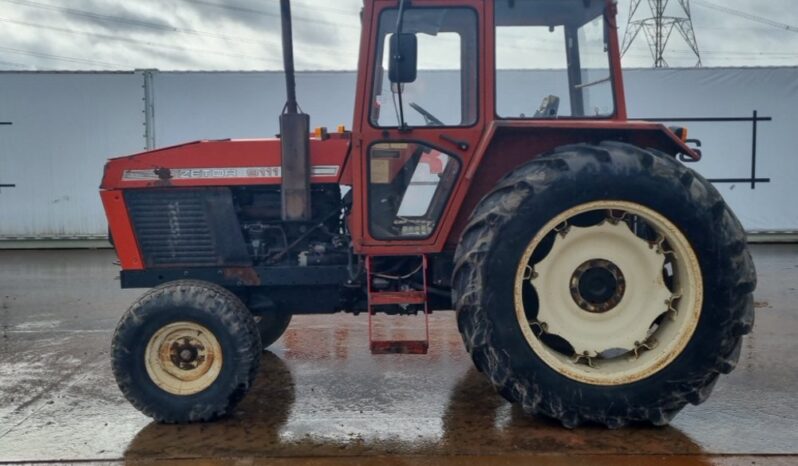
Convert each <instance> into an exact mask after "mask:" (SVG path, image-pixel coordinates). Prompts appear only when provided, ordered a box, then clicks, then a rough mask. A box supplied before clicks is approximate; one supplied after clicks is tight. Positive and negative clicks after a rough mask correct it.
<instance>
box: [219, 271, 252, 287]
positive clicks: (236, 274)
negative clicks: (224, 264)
mask: <svg viewBox="0 0 798 466" xmlns="http://www.w3.org/2000/svg"><path fill="white" fill-rule="evenodd" d="M223 273H224V278H226V279H228V280H236V281H237V282H238V284H239V285H246V286H259V285H260V276H259V275H258V272H256V271H255V269H253V268H251V267H228V268H225V269H224V272H223Z"/></svg>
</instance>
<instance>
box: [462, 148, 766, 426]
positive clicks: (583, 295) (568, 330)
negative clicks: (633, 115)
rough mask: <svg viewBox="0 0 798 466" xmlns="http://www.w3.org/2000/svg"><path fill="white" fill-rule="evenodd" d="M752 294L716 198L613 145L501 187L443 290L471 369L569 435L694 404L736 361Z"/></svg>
mask: <svg viewBox="0 0 798 466" xmlns="http://www.w3.org/2000/svg"><path fill="white" fill-rule="evenodd" d="M755 285H756V274H755V270H754V266H753V263H752V261H751V256H750V254H749V252H748V249H747V245H746V238H745V234H744V232H743V229H742V227H741V225H740V223H739V221H738V220H737V218H736V217H735V216H734V214H733V213H732V212H731V211H730V210H729V209H728V207H727V206H726V204H725V203H724V201H723V199H722V198H721V196H720V194H719V193H718V192H717V191H716V190H715V189H714V187H712V185H711V184H710V183H708V182H707V181H706V180H704V179H703V178H702V177H701V176H700V175H698V174H696V173H695V172H693V171H692V170H690V169H688V168H686V167H684V166H682V165H681V164H679V163H678V162H676V161H675V160H673V159H672V158H670V157H668V156H666V155H660V154H657V153H652V152H648V151H644V150H642V149H640V148H637V147H634V146H630V145H626V144H620V143H603V144H601V145H597V146H593V145H575V146H567V147H563V148H560V149H557V150H555V151H554V152H553V153H551V154H547V155H546V156H544V157H542V158H540V159H538V160H535V161H533V162H531V163H529V164H527V165H524V166H522V167H520V168H518V169H516V170H515V171H514V172H512V173H511V174H510V175H508V176H507V177H505V178H504V179H503V180H502V181H500V183H499V184H498V186H497V187H496V188H495V189H494V190H493V191H492V192H491V193H490V194H488V195H487V196H486V197H485V198H484V199H483V200H482V202H481V203H480V205H479V206H478V207H477V209H476V210H475V212H474V214H473V215H472V217H471V220H470V222H469V225H468V226H467V227H466V229H465V230H464V233H463V235H462V238H461V241H460V244H459V246H458V250H457V253H456V256H455V271H454V277H453V288H454V302H455V308H456V310H457V320H458V326H459V328H460V331H461V333H462V336H463V340H464V342H465V345H466V348H467V349H468V351H469V352H470V353H471V355H472V358H473V360H474V362H475V364H476V366H477V367H478V368H479V369H480V370H481V371H482V372H483V373H485V374H486V375H487V376H488V377H489V378H490V380H491V381H492V382H493V384H494V386H495V387H496V388H497V390H498V391H499V392H500V393H501V394H502V395H503V396H504V397H505V398H507V399H509V400H510V401H513V402H519V403H521V404H522V406H523V408H524V409H525V410H526V411H527V412H530V413H536V414H541V415H544V416H548V417H552V418H555V419H558V420H559V421H560V422H561V423H562V424H563V425H565V426H566V427H574V426H577V425H579V424H582V423H585V422H595V423H600V424H604V425H606V426H608V427H612V428H616V427H621V426H623V425H626V424H628V423H630V422H640V421H644V422H650V423H653V424H656V425H663V424H667V423H668V422H669V421H670V419H671V418H672V417H673V416H675V414H676V413H677V412H679V410H681V409H682V408H683V407H684V406H685V405H686V404H687V403H688V402H690V403H693V404H698V403H701V402H703V401H704V400H705V399H706V398H707V397H708V396H709V394H710V392H711V390H712V388H713V386H714V384H715V382H716V381H717V378H718V374H721V373H728V372H730V371H731V370H733V369H734V367H735V365H736V363H737V359H738V358H739V354H740V352H739V350H740V345H741V336H742V335H744V334H747V333H749V332H750V331H751V327H752V325H753V299H752V292H753V290H754V288H755ZM486 290H490V292H486Z"/></svg>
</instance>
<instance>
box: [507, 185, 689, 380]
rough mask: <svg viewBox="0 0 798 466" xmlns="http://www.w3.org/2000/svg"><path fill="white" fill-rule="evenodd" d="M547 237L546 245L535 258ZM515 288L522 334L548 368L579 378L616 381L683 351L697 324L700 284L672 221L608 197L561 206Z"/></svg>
mask: <svg viewBox="0 0 798 466" xmlns="http://www.w3.org/2000/svg"><path fill="white" fill-rule="evenodd" d="M580 219H581V220H580ZM586 219H589V221H588V222H587V224H585V223H586ZM544 240H546V241H547V242H548V243H547V244H549V245H550V250H549V251H548V252H546V251H545V250H542V251H541V252H539V253H538V254H537V255H536V254H535V252H536V251H537V249H538V247H540V246H542V244H543V243H544ZM552 241H553V242H552ZM542 254H545V255H544V256H543V257H542V258H541V257H539V256H540V255H542ZM514 295H515V296H514V297H515V310H516V316H517V318H518V322H519V324H520V326H521V329H522V331H523V333H524V337H525V338H526V340H527V342H528V343H529V345H530V347H531V348H532V350H533V351H534V352H535V354H536V355H537V356H539V357H540V358H541V359H542V360H543V361H544V362H545V363H546V364H547V365H548V366H549V367H551V368H552V369H554V370H555V371H557V372H558V373H560V374H562V375H565V376H567V377H569V378H571V379H573V380H577V381H579V382H584V383H589V384H594V385H622V384H626V383H631V382H635V381H638V380H642V379H644V378H647V377H649V376H651V375H653V374H655V373H656V372H658V371H660V370H661V369H663V368H664V367H666V366H668V365H669V364H670V363H671V362H673V360H674V359H676V357H678V356H679V354H681V352H682V351H683V350H684V348H685V347H686V346H687V343H688V342H689V341H690V338H691V337H692V335H693V333H694V331H695V328H696V326H697V324H698V319H699V317H700V313H701V305H702V302H703V283H702V277H701V271H700V267H699V262H698V258H697V256H696V254H695V252H694V251H693V249H692V247H691V245H690V243H689V241H688V240H687V238H685V236H684V234H683V233H682V232H681V231H680V230H679V229H678V228H677V227H676V226H675V225H674V224H673V223H672V222H670V221H669V220H668V219H666V218H665V217H664V216H662V215H661V214H659V213H658V212H656V211H654V210H652V209H650V208H647V207H645V206H642V205H640V204H636V203H632V202H625V201H609V200H608V201H597V202H591V203H588V204H583V205H580V206H577V207H574V208H571V209H569V210H567V211H565V212H562V213H561V214H560V215H558V216H557V217H555V218H554V219H552V220H551V221H550V222H548V223H547V224H546V225H545V226H544V227H543V228H542V229H541V230H540V231H539V232H538V233H537V234H536V235H535V237H534V238H533V239H532V241H531V242H530V243H529V245H528V246H527V248H526V250H525V251H524V254H523V256H522V257H521V260H520V262H519V265H518V269H517V272H516V277H515V293H514Z"/></svg>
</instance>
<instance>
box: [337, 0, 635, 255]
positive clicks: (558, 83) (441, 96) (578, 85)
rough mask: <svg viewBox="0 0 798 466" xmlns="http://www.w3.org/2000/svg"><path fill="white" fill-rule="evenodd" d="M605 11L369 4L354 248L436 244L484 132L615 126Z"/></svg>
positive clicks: (471, 0)
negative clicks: (592, 123)
mask: <svg viewBox="0 0 798 466" xmlns="http://www.w3.org/2000/svg"><path fill="white" fill-rule="evenodd" d="M615 13H616V11H615V3H614V2H613V1H605V0H592V1H591V0H495V1H481V0H467V1H462V2H458V3H457V4H456V5H455V4H452V2H441V1H432V0H430V1H422V0H414V1H412V2H410V1H407V0H405V1H375V2H367V4H366V6H365V11H364V18H367V20H366V21H368V22H369V24H365V25H364V26H365V27H364V30H363V37H362V43H363V44H364V46H363V47H362V51H361V65H363V64H365V66H361V68H360V71H359V80H358V88H360V89H368V93H367V94H364V95H361V96H359V100H360V101H359V102H358V107H357V109H358V110H359V112H358V115H356V123H355V124H356V127H355V136H356V137H355V141H356V145H357V146H358V147H359V150H360V151H361V153H362V157H358V158H356V159H355V161H356V162H360V163H356V164H355V166H354V171H355V176H354V192H355V196H356V197H357V198H358V202H360V203H361V204H360V208H358V209H355V210H354V212H355V218H354V219H353V220H354V222H353V234H354V235H355V236H356V237H357V236H360V237H361V238H362V240H361V241H360V242H359V245H362V246H363V249H362V250H363V251H369V250H370V251H369V252H371V253H382V252H384V253H390V254H402V253H406V252H417V251H418V248H419V247H421V248H422V249H425V250H427V249H428V250H440V249H441V248H443V247H444V246H443V243H444V240H445V236H447V235H446V232H445V229H446V228H448V226H447V225H446V223H447V219H449V220H454V217H455V216H456V214H457V212H456V211H453V210H452V209H451V208H450V207H449V206H450V205H451V204H452V203H451V202H449V201H450V200H451V199H453V198H454V197H456V196H457V195H458V193H457V192H456V191H457V190H456V188H457V187H458V186H462V185H463V183H459V181H460V180H461V178H462V177H463V176H464V175H465V176H468V167H469V166H470V165H471V164H472V163H473V162H474V160H475V159H476V158H478V157H480V155H481V153H480V152H479V149H480V147H479V145H480V144H479V143H480V140H481V138H482V136H483V134H484V132H485V131H486V130H487V129H489V128H490V127H491V126H492V125H494V124H497V123H498V124H513V122H516V123H519V124H524V122H551V121H558V120H572V121H574V120H610V119H614V118H622V117H623V116H624V114H625V110H624V109H623V105H622V94H621V93H620V92H616V89H620V87H621V83H620V73H617V74H616V73H615V72H614V71H613V70H615V69H620V63H619V61H618V58H617V57H618V56H619V54H618V53H617V46H618V45H617V35H616V34H615V33H614V21H615V19H614V18H615ZM611 32H613V33H611ZM613 47H615V48H613ZM613 52H616V53H613ZM616 103H618V104H616ZM482 149H483V150H484V149H485V148H484V147H483V148H482ZM472 175H473V174H472ZM441 233H443V234H441ZM450 246H452V245H451V244H450ZM374 248H376V249H377V251H375V250H374ZM386 248H390V249H391V250H390V251H389V250H388V249H386Z"/></svg>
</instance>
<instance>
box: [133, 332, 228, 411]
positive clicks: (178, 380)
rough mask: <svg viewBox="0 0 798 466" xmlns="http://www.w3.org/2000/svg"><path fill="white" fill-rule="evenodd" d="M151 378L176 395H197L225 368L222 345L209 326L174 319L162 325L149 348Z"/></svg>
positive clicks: (147, 362)
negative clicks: (223, 365)
mask: <svg viewBox="0 0 798 466" xmlns="http://www.w3.org/2000/svg"><path fill="white" fill-rule="evenodd" d="M145 365H146V368H147V374H148V375H149V376H150V379H151V380H152V381H153V382H154V383H155V384H156V385H157V386H158V387H160V388H161V389H163V390H164V391H166V392H168V393H171V394H173V395H182V396H186V395H193V394H195V393H199V392H201V391H203V390H205V389H207V388H208V387H210V386H211V385H212V384H213V382H214V381H215V380H216V378H217V377H218V376H219V373H220V372H221V370H222V347H221V345H220V344H219V340H218V339H217V338H216V336H215V335H214V334H213V333H212V332H211V331H210V330H208V329H207V328H206V327H204V326H202V325H200V324H197V323H194V322H174V323H171V324H168V325H165V326H163V327H161V328H160V329H159V330H158V331H157V332H155V334H154V335H153V336H152V338H150V341H149V342H148V343H147V348H146V350H145Z"/></svg>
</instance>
